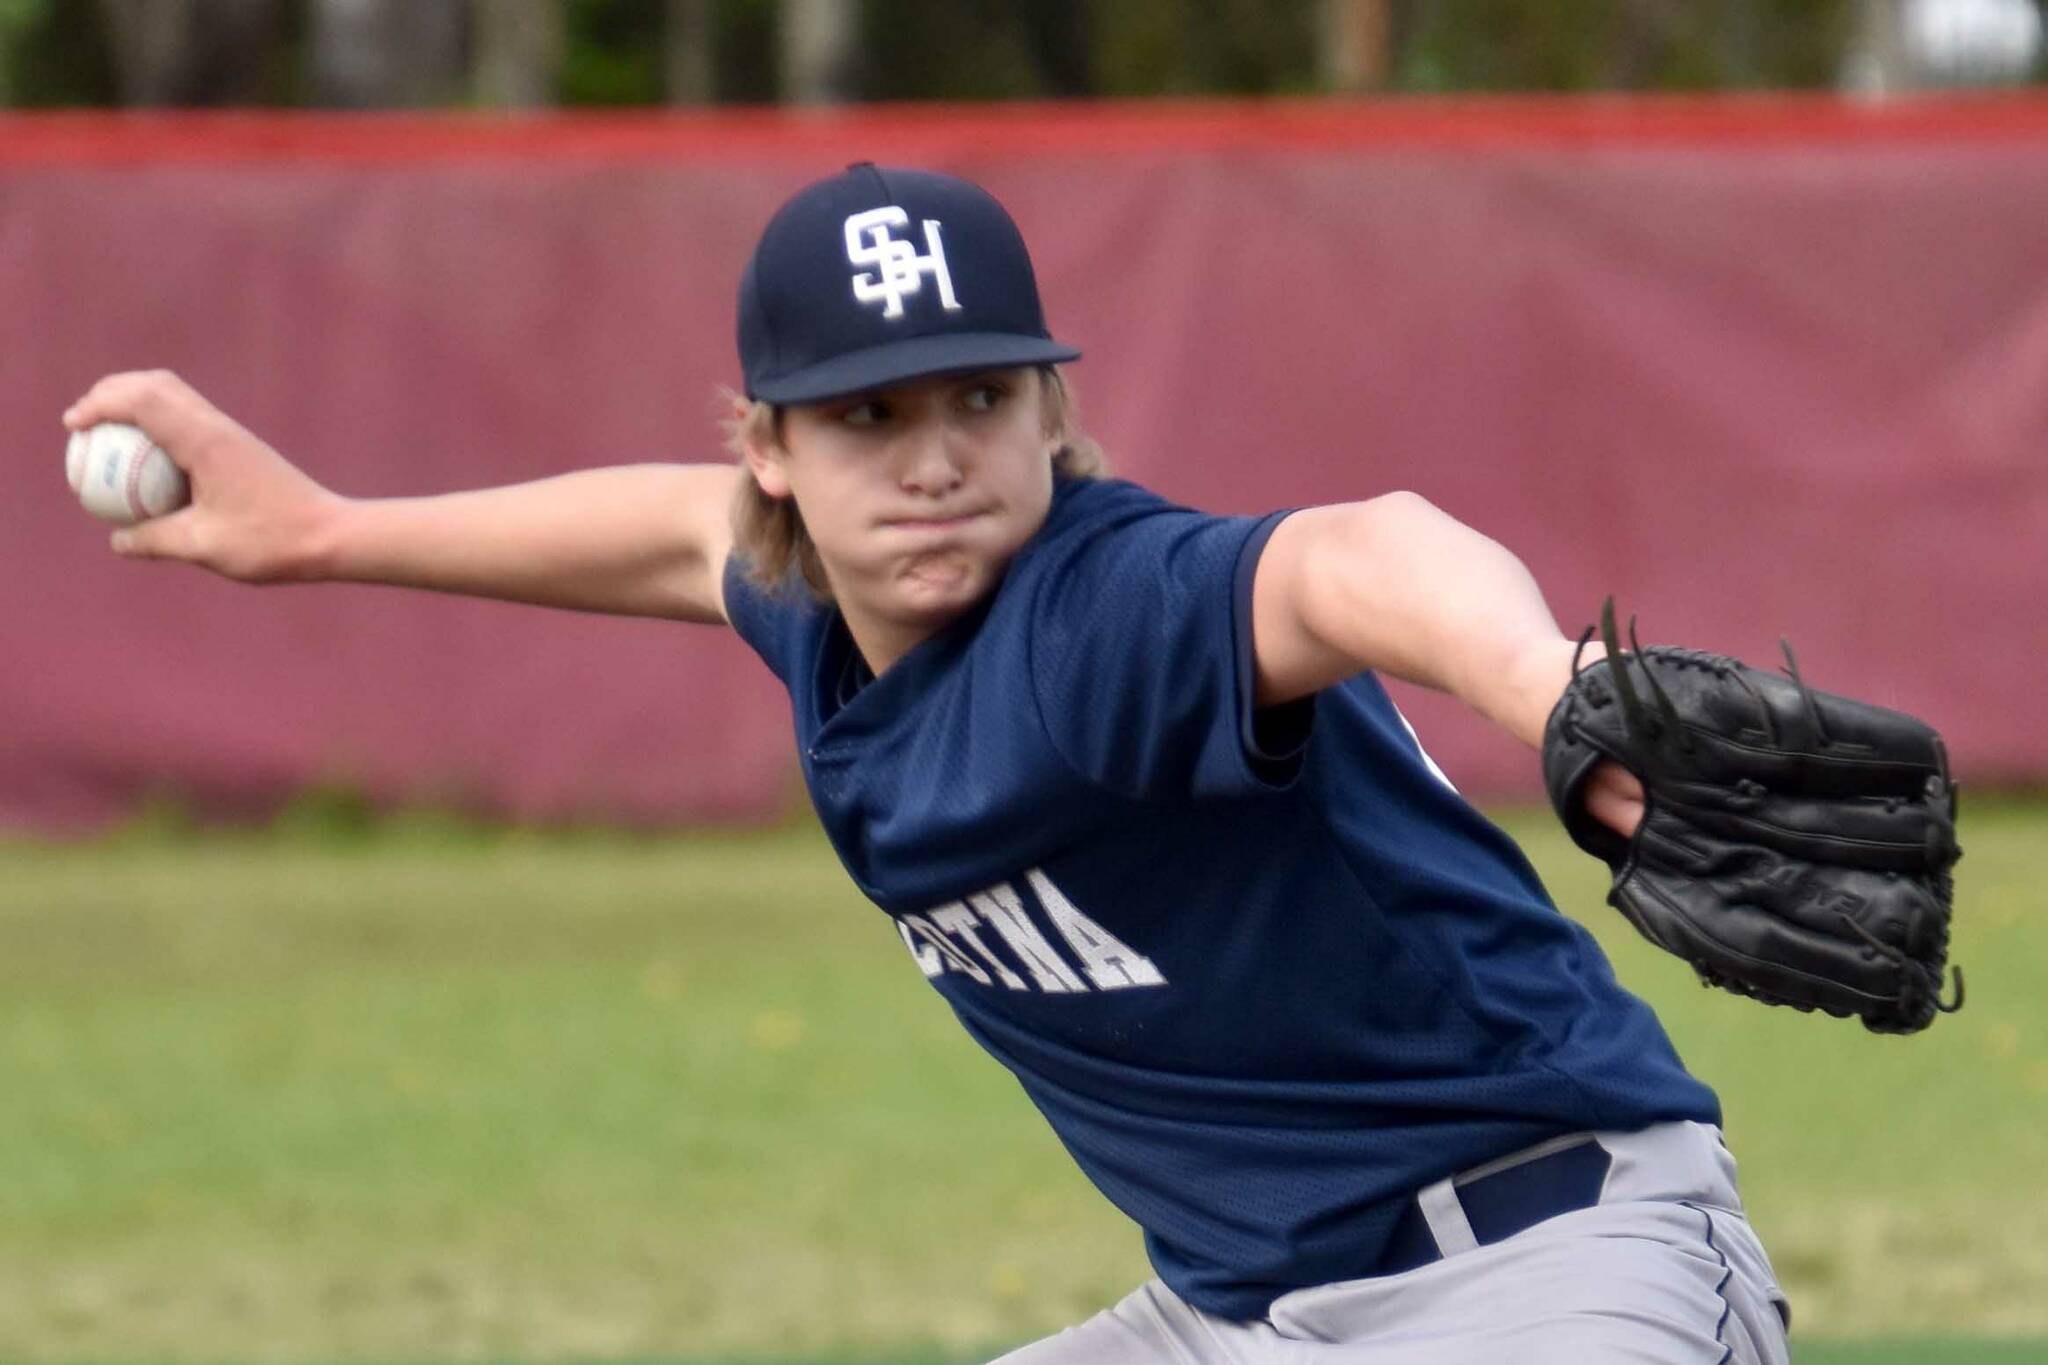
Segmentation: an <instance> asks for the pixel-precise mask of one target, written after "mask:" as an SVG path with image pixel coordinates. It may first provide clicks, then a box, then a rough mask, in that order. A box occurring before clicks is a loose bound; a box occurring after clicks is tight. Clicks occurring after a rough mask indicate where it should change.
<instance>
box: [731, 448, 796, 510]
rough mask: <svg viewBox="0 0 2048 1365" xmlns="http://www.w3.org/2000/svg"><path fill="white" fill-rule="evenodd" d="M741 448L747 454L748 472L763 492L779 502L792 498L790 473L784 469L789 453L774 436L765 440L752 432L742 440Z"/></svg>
mask: <svg viewBox="0 0 2048 1365" xmlns="http://www.w3.org/2000/svg"><path fill="white" fill-rule="evenodd" d="M740 446H741V449H742V450H743V451H745V453H746V457H747V472H748V473H749V474H752V475H753V476H754V482H755V484H757V485H758V486H759V487H760V489H761V491H762V492H763V493H765V494H766V495H768V496H769V497H771V498H774V499H776V500H777V501H780V500H781V499H783V498H787V497H788V496H790V487H789V471H788V470H787V469H785V468H784V467H783V462H784V461H785V460H787V459H788V458H789V452H788V451H786V450H784V449H783V448H782V446H781V445H780V444H779V443H778V442H776V441H775V440H774V438H773V437H772V436H771V437H769V438H768V439H765V440H764V439H762V437H761V436H760V434H759V433H757V432H752V431H750V432H748V433H747V434H746V435H745V436H743V437H742V438H741V442H740Z"/></svg>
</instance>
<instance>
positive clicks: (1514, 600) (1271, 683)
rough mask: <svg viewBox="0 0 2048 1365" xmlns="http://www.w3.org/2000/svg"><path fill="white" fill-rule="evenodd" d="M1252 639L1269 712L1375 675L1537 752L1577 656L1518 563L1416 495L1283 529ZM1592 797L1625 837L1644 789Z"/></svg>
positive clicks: (1615, 786) (1626, 786)
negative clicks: (1431, 695)
mask: <svg viewBox="0 0 2048 1365" xmlns="http://www.w3.org/2000/svg"><path fill="white" fill-rule="evenodd" d="M1252 641H1253V652H1254V656H1255V659H1256V662H1257V667H1258V688H1259V693H1258V701H1259V703H1260V704H1261V705H1272V704H1275V703H1278V702H1283V701H1289V700H1292V699H1294V698H1296V697H1302V696H1307V695H1308V694H1309V693H1311V692H1315V691H1318V690H1320V689H1321V688H1324V687H1327V686H1329V685H1330V684H1332V683H1335V682H1338V681H1340V680H1342V679H1344V678H1347V677H1350V676H1351V675H1352V674H1354V673H1358V672H1360V671H1362V670H1364V669H1368V668H1369V669H1374V670H1376V671H1379V672H1382V673H1387V674H1390V675H1392V676H1393V677H1397V678H1401V679H1404V680H1406V681H1408V682H1413V683H1419V684H1421V685H1422V686H1424V687H1431V688H1435V689H1437V690H1438V691H1442V692H1448V693H1450V694H1451V695H1452V696H1454V697H1457V698H1458V699H1459V700H1461V701H1463V702H1464V703H1465V704H1466V705H1468V706H1470V707H1471V708H1472V709H1473V710H1475V711H1478V712H1479V713H1480V714H1481V715H1483V716H1485V717H1487V718H1488V719H1489V720H1492V721H1493V722H1494V723H1495V724H1497V725H1499V726H1500V727H1501V728H1502V729H1504V730H1506V731H1507V732H1508V733H1509V734H1512V735H1514V736H1515V737H1516V738H1518V739H1520V740H1522V741H1523V742H1524V743H1526V744H1530V745H1532V746H1533V745H1540V744H1541V743H1542V740H1543V725H1544V722H1545V721H1546V720H1547V719H1548V718H1549V715H1550V711H1551V708H1552V707H1553V706H1555V705H1556V704H1557V700H1558V698H1559V696H1561V695H1562V694H1563V692H1564V687H1565V684H1566V683H1567V682H1569V681H1570V680H1571V668H1572V653H1573V650H1574V648H1575V646H1574V643H1573V642H1572V641H1571V640H1568V639H1566V638H1565V637H1564V635H1563V634H1562V633H1560V632H1559V630H1558V627H1557V621H1556V619H1555V618H1554V617H1552V616H1551V614H1550V608H1549V607H1548V606H1546V605H1545V604H1544V601H1543V594H1542V592H1541V591H1539V590H1538V589H1537V587H1536V582H1535V580H1534V579H1533V578H1531V577H1530V575H1529V571H1528V570H1527V569H1526V568H1524V567H1523V565H1522V562H1521V561H1520V560H1519V559H1517V558H1515V556H1514V555H1512V554H1510V553H1509V552H1508V551H1507V550H1506V549H1504V548H1502V547H1501V546H1500V545H1499V544H1497V543H1495V542H1494V541H1492V540H1489V539H1487V538H1486V537H1485V536H1483V535H1481V534H1479V533H1478V532H1477V531H1474V530H1473V529H1472V528H1470V527H1469V526H1465V525H1463V524H1461V523H1460V522H1458V521H1457V520H1455V519H1454V518H1452V517H1450V516H1447V515H1445V514H1444V513H1443V512H1441V511H1438V510H1437V508H1436V507H1434V506H1433V505H1431V504H1430V503H1429V502H1428V501H1427V500H1426V499H1424V498H1421V497H1418V496H1417V495H1415V494H1413V493H1390V494H1387V495H1385V496H1383V497H1378V498H1373V499H1372V500H1370V501H1368V502H1357V503H1345V504H1341V505H1338V506H1331V507H1317V508H1311V509H1309V510H1307V511H1303V512H1297V513H1295V514H1294V515H1293V516H1290V517H1288V518H1287V519H1286V520H1284V521H1282V522H1281V523H1280V525H1279V527H1278V528H1277V529H1276V530H1275V531H1274V532H1273V538H1272V540H1271V541H1269V542H1268V543H1267V545H1266V548H1265V552H1264V553H1263V554H1262V555H1261V556H1260V559H1259V566H1258V572H1257V575H1256V577H1255V578H1254V580H1253V584H1252ZM1600 655H1601V650H1600V648H1599V646H1598V645H1597V644H1596V645H1593V646H1591V647H1590V648H1589V649H1588V651H1587V657H1588V658H1598V657H1600ZM1586 799H1587V805H1588V807H1589V808H1590V809H1591V810H1592V812H1593V814H1594V815H1595V816H1597V817H1599V818H1600V819H1601V820H1603V821H1604V822H1605V823H1607V824H1610V825H1613V826H1615V827H1616V828H1620V829H1623V830H1624V832H1629V831H1633V829H1634V827H1635V825H1636V823H1638V822H1639V821H1640V819H1641V787H1640V785H1639V784H1637V783H1636V782H1635V781H1634V779H1633V778H1631V777H1629V775H1628V774H1627V773H1626V772H1625V771H1624V770H1622V769H1620V768H1618V767H1615V766H1614V765H1612V764H1608V765H1603V767H1602V769H1601V770H1600V772H1599V773H1598V774H1596V779H1595V781H1594V782H1592V783H1591V784H1589V787H1588V790H1587V798H1586Z"/></svg>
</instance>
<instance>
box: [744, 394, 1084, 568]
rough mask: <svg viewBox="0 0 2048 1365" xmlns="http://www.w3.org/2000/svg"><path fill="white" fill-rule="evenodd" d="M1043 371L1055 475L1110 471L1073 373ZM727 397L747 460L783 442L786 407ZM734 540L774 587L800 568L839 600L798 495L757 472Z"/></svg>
mask: <svg viewBox="0 0 2048 1365" xmlns="http://www.w3.org/2000/svg"><path fill="white" fill-rule="evenodd" d="M1037 369H1038V373H1039V376H1040V380H1041V382H1040V383H1039V386H1038V392H1039V401H1040V405H1041V412H1040V416H1041V417H1042V418H1043V419H1044V431H1045V435H1046V436H1048V437H1052V438H1055V439H1057V440H1058V441H1059V443H1060V444H1059V448H1058V449H1057V450H1055V451H1054V452H1053V455H1052V468H1053V473H1054V475H1055V476H1057V477H1060V478H1068V479H1094V478H1100V477H1101V476H1102V474H1103V472H1104V468H1105V462H1104V460H1103V457H1102V448H1101V447H1100V446H1098V445H1096V444H1095V442H1094V441H1093V440H1091V439H1089V437H1088V436H1087V435H1086V434H1085V433H1084V432H1083V431H1082V430H1081V424H1080V420H1079V408H1078V405H1077V404H1076V402H1075V400H1074V395H1073V392H1072V390H1070V389H1069V388H1068V387H1067V382H1066V379H1065V377H1064V376H1062V375H1061V374H1060V372H1059V371H1058V370H1056V369H1054V368H1053V367H1052V366H1050V365H1040V366H1038V367H1037ZM726 397H727V398H728V400H729V401H730V403H731V406H732V409H733V415H732V416H731V417H728V418H727V419H726V420H725V423H724V426H725V448H726V450H727V452H728V453H730V454H731V455H732V456H733V457H734V458H735V459H737V460H739V461H740V463H741V464H742V465H745V463H746V458H747V447H748V446H749V445H757V446H764V447H779V446H780V445H781V444H782V409H781V408H779V407H777V406H776V405H775V404H773V403H764V402H761V401H760V400H759V399H749V398H744V397H742V396H740V395H739V394H732V393H729V394H727V395H726ZM732 542H733V549H734V551H735V552H736V553H738V554H739V555H740V556H741V557H742V559H743V560H744V561H745V568H746V574H747V577H748V578H749V579H751V580H752V581H753V582H755V583H757V584H759V585H760V586H762V587H766V588H774V587H779V586H780V585H782V584H783V583H786V582H788V581H789V578H790V571H791V570H792V569H794V570H795V571H796V572H797V573H798V574H800V575H801V576H802V578H803V582H804V586H805V587H807V588H808V589H810V591H811V594H812V595H813V596H814V597H816V598H817V599H818V600H820V601H822V602H830V601H831V600H832V586H831V584H830V583H829V582H828V581H827V580H826V578H825V563H824V561H823V560H822V559H820V558H819V557H818V546H817V543H816V542H815V541H813V540H812V539H811V533H810V532H809V531H808V530H806V529H805V527H804V517H803V513H802V512H800V511H798V510H797V505H796V499H795V498H771V497H769V496H768V495H767V494H766V493H764V492H762V491H761V485H760V484H758V483H756V482H755V481H754V477H753V475H752V473H748V474H747V476H746V477H745V478H743V479H741V480H740V481H739V488H738V490H737V491H736V492H735V493H734V495H733V502H732Z"/></svg>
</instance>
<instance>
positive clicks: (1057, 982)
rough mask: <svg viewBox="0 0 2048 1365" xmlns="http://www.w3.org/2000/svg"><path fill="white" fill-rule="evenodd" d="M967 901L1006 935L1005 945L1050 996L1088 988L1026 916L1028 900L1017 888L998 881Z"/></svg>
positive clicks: (1040, 987)
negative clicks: (1026, 902) (1026, 900)
mask: <svg viewBox="0 0 2048 1365" xmlns="http://www.w3.org/2000/svg"><path fill="white" fill-rule="evenodd" d="M967 899H968V901H969V903H970V904H972V905H973V906H974V908H975V909H976V910H979V911H980V912H981V918H982V920H983V922H984V923H986V924H987V925H988V926H989V927H990V928H992V929H994V930H995V931H996V932H997V933H998V934H1001V935H1002V936H1003V942H1004V943H1006V944H1008V945H1009V947H1010V951H1011V952H1012V953H1015V954H1016V955H1017V960H1018V961H1019V962H1021V963H1023V964H1024V970H1025V971H1027V972H1029V973H1031V979H1032V981H1034V982H1036V983H1037V985H1038V989H1040V990H1042V991H1045V992H1047V993H1049V994H1063V993H1065V992H1068V991H1085V990H1087V989H1088V988H1087V987H1086V986H1084V985H1082V984H1081V978H1080V977H1078V976H1076V975H1075V974H1074V969H1073V968H1072V967H1069V966H1068V965H1067V964H1066V963H1065V962H1063V961H1061V960H1060V955H1059V954H1058V953H1056V952H1054V951H1053V946H1052V945H1051V944H1050V943H1047V942H1046V941H1045V935H1044V934H1041V933H1039V932H1038V926H1037V925H1035V924H1033V923H1032V922H1031V916H1030V915H1029V914H1027V913H1025V910H1024V898H1023V897H1022V896H1020V895H1018V894H1017V888H1016V887H1014V886H1012V885H1010V884H1009V883H1008V882H997V883H996V884H995V885H994V886H991V887H990V888H989V889H988V890H986V891H981V892H977V893H975V894H974V895H972V896H969V897H968V898H967Z"/></svg>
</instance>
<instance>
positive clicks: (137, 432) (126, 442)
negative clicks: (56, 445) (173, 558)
mask: <svg viewBox="0 0 2048 1365" xmlns="http://www.w3.org/2000/svg"><path fill="white" fill-rule="evenodd" d="M64 473H65V475H66V476H67V477H68V478H69V479H70V480H71V491H72V492H74V493H76V494H78V500H79V501H80V502H82V503H84V504H85V510H86V511H88V512H90V513H92V514H93V515H94V516H96V517H98V518H99V519H100V520H101V521H111V522H113V523H114V524H115V525H116V526H132V525H134V524H135V523H136V522H138V521H147V520H148V519H149V518H151V517H160V516H162V515H163V514H164V513H166V512H175V511H177V510H178V509H179V508H180V507H183V506H184V505H185V504H186V503H187V502H189V501H190V500H191V497H192V492H191V489H190V488H189V487H188V486H187V485H186V483H185V472H184V471H183V470H181V469H179V468H178V466H176V465H175V464H172V463H171V457H170V456H168V455H166V454H164V449H163V447H162V446H160V445H158V444H157V443H156V442H154V441H152V440H150V439H149V437H148V436H146V435H145V434H143V431H142V429H141V428H140V427H131V426H128V425H127V424H126V423H123V422H102V423H100V424H99V425H98V426H96V427H87V428H86V429H85V430H84V431H75V432H73V433H72V434H71V443H70V444H69V445H68V446H66V447H65V449H64Z"/></svg>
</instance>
